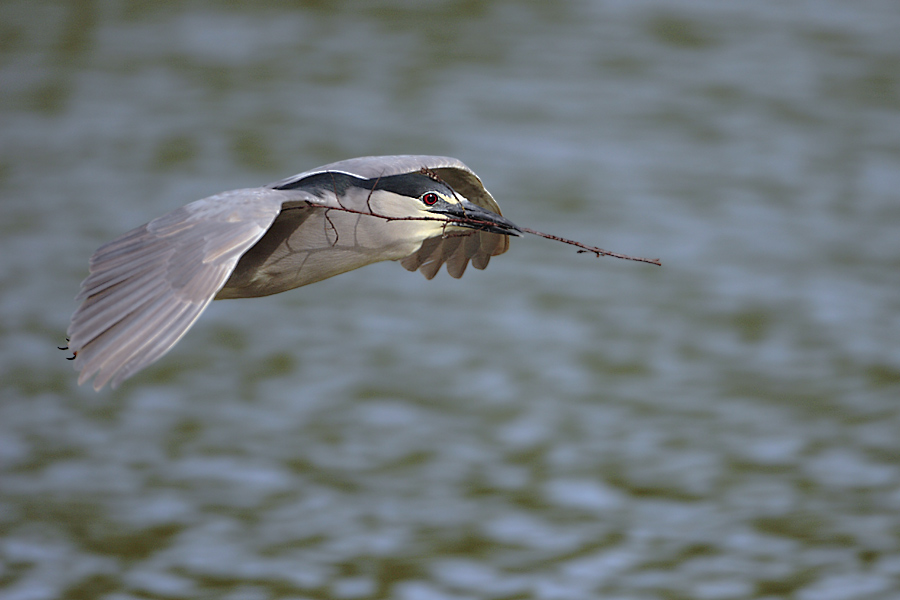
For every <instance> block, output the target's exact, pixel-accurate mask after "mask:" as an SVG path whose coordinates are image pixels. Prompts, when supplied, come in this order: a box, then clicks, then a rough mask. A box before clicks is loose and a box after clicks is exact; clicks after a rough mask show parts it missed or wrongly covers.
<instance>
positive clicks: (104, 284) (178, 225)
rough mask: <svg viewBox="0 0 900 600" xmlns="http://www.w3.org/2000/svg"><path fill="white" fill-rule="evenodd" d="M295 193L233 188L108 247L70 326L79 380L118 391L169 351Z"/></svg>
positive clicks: (98, 256)
mask: <svg viewBox="0 0 900 600" xmlns="http://www.w3.org/2000/svg"><path fill="white" fill-rule="evenodd" d="M288 198H290V199H297V193H293V194H288V193H287V192H278V191H275V190H268V189H265V188H259V189H247V190H234V191H231V192H225V193H223V194H218V195H216V196H211V197H209V198H205V199H203V200H198V201H197V202H193V203H191V204H188V205H187V206H184V207H182V208H179V209H176V210H174V211H172V212H170V213H168V214H166V215H164V216H162V217H160V218H158V219H155V220H153V221H150V222H149V223H147V224H146V225H143V226H141V227H138V228H136V229H133V230H132V231H130V232H128V233H126V234H125V235H123V236H121V237H120V238H118V239H116V240H113V241H112V242H109V243H108V244H105V245H104V246H102V247H101V248H100V249H98V250H97V252H95V253H94V255H93V256H92V257H91V266H90V275H89V276H88V277H87V279H85V280H84V282H83V283H82V285H81V293H80V294H79V295H78V297H77V298H76V300H78V301H80V302H81V305H80V306H79V307H78V309H77V310H76V311H75V314H74V315H73V316H72V322H71V324H70V325H69V330H68V334H69V348H70V349H71V350H72V351H73V352H75V368H76V369H77V370H79V371H81V374H80V376H79V378H78V383H79V384H81V383H84V382H85V381H87V380H88V379H90V378H91V377H92V376H94V375H95V374H96V378H95V379H94V389H97V390H99V389H100V388H102V387H103V386H104V385H105V384H106V383H107V382H109V381H112V386H113V387H116V386H117V385H118V384H119V383H121V382H122V381H123V380H124V379H126V378H128V377H130V376H131V375H134V374H135V373H136V372H138V371H139V370H140V369H142V368H144V367H146V366H147V365H149V364H150V363H152V362H153V361H155V360H156V359H158V358H159V357H161V356H162V355H163V354H165V353H166V352H167V351H168V350H169V349H170V348H171V347H172V346H173V345H175V343H176V342H177V341H178V340H179V339H180V338H181V336H183V335H184V334H185V333H186V332H187V330H188V329H189V328H190V327H191V325H192V324H193V323H194V321H196V320H197V318H198V317H199V316H200V314H201V313H202V312H203V310H204V309H205V308H206V306H207V305H208V304H209V302H210V301H211V300H212V299H213V297H214V296H215V295H216V292H217V291H218V290H219V289H220V288H221V287H222V286H223V285H224V283H225V281H226V280H227V279H228V276H229V275H230V274H231V272H232V270H233V269H234V266H235V264H236V263H237V261H238V259H239V258H240V257H241V255H242V254H243V253H244V252H246V251H247V249H248V248H250V247H251V246H252V245H253V244H254V243H256V242H257V241H258V240H259V239H260V238H261V237H262V236H263V234H265V232H266V230H267V229H268V228H269V226H270V225H271V223H272V221H273V220H274V219H275V217H276V216H277V215H278V213H279V212H280V210H281V206H282V202H284V201H285V200H286V199H288Z"/></svg>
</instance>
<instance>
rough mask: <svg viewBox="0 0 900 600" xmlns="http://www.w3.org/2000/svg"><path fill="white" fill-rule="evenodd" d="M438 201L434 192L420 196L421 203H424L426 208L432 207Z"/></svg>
mask: <svg viewBox="0 0 900 600" xmlns="http://www.w3.org/2000/svg"><path fill="white" fill-rule="evenodd" d="M438 200H440V198H438V195H437V194H435V193H434V192H428V193H427V194H425V195H424V196H422V202H424V203H425V204H427V205H428V206H434V205H435V204H437V201H438Z"/></svg>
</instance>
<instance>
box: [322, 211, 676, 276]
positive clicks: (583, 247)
mask: <svg viewBox="0 0 900 600" xmlns="http://www.w3.org/2000/svg"><path fill="white" fill-rule="evenodd" d="M324 208H326V209H328V210H342V211H344V212H348V213H353V214H356V215H365V216H367V217H376V218H378V219H384V220H385V221H388V222H390V221H440V222H442V223H443V224H444V226H446V225H449V224H451V223H456V224H459V225H475V226H478V225H488V226H494V225H495V224H494V223H491V222H489V221H484V220H482V219H475V218H464V219H461V218H458V217H450V218H446V217H428V216H424V217H389V216H387V215H379V214H377V213H374V212H366V211H364V210H356V209H353V208H347V207H344V206H340V207H335V206H326V207H324ZM519 229H520V230H521V231H522V232H523V233H530V234H532V235H536V236H538V237H542V238H545V239H548V240H554V241H556V242H562V243H564V244H569V245H571V246H575V247H577V248H580V250H578V254H586V253H590V254H593V255H595V256H597V257H600V256H611V257H612V258H621V259H622V260H632V261H635V262H642V263H647V264H650V265H656V266H662V262H661V259H659V258H642V257H640V256H630V255H628V254H621V253H619V252H610V251H609V250H604V249H603V248H598V247H596V246H588V245H587V244H582V243H581V242H576V241H575V240H569V239H566V238H564V237H560V236H558V235H552V234H549V233H542V232H540V231H536V230H534V229H529V228H528V227H519Z"/></svg>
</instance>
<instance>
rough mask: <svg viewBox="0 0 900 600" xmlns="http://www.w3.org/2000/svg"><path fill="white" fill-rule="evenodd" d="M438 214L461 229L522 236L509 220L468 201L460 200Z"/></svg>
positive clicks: (517, 227) (519, 230)
mask: <svg viewBox="0 0 900 600" xmlns="http://www.w3.org/2000/svg"><path fill="white" fill-rule="evenodd" d="M440 212H441V213H442V214H445V215H447V216H448V217H450V220H451V221H452V222H453V223H454V224H455V225H459V226H461V227H469V228H471V229H479V230H481V231H489V232H491V233H500V234H503V235H514V236H520V235H522V230H521V229H519V226H518V225H516V224H515V223H513V222H512V221H510V220H509V219H507V218H505V217H502V216H501V215H498V214H497V213H495V212H491V211H489V210H487V209H485V208H481V207H480V206H478V205H477V204H472V203H471V202H469V201H468V200H462V201H460V203H459V204H450V206H449V207H447V208H444V209H442V210H441V211H440Z"/></svg>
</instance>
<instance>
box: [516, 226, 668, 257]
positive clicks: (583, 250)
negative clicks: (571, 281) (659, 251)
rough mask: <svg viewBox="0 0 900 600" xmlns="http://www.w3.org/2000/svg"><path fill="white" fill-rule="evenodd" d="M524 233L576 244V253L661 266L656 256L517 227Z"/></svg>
mask: <svg viewBox="0 0 900 600" xmlns="http://www.w3.org/2000/svg"><path fill="white" fill-rule="evenodd" d="M519 229H521V230H522V231H524V232H525V233H530V234H532V235H538V236H540V237H542V238H547V239H548V240H555V241H557V242H562V243H564V244H570V245H572V246H577V247H578V248H581V250H579V251H578V254H585V253H587V252H590V253H592V254H594V255H596V256H597V257H600V256H612V257H613V258H621V259H623V260H633V261H635V262H642V263H648V264H651V265H656V266H658V267H661V266H662V262H660V259H658V258H641V257H640V256H629V255H627V254H619V253H618V252H610V251H609V250H604V249H602V248H597V247H596V246H588V245H586V244H582V243H581V242H576V241H574V240H567V239H566V238H562V237H559V236H558V235H552V234H549V233H541V232H540V231H535V230H534V229H528V228H527V227H519Z"/></svg>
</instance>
